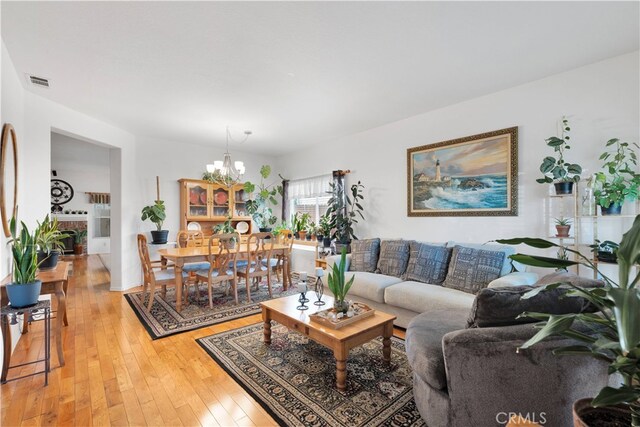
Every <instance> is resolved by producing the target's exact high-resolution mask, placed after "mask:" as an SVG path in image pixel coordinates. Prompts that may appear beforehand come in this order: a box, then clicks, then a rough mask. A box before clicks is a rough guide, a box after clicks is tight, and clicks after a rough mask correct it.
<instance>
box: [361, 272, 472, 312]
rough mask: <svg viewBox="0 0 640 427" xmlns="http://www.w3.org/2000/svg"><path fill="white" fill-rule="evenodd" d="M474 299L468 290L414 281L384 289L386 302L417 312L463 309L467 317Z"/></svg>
mask: <svg viewBox="0 0 640 427" xmlns="http://www.w3.org/2000/svg"><path fill="white" fill-rule="evenodd" d="M356 280H357V279H356ZM473 299H474V296H473V295H471V294H468V293H466V292H462V291H458V290H456V289H448V288H443V287H442V286H438V285H429V284H427V283H421V282H414V281H408V282H402V283H398V284H395V285H391V286H389V287H387V288H386V289H385V290H384V302H385V303H386V304H389V305H393V306H396V307H401V308H405V309H407V310H411V311H415V312H416V313H424V312H426V311H428V310H433V309H447V308H451V309H463V310H465V313H466V314H465V318H466V316H467V315H468V314H469V309H471V305H472V304H473Z"/></svg>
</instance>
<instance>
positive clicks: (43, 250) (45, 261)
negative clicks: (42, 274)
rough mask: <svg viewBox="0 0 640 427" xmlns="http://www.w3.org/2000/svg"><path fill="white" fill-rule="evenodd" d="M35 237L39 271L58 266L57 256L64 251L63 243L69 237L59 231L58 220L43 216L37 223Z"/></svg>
mask: <svg viewBox="0 0 640 427" xmlns="http://www.w3.org/2000/svg"><path fill="white" fill-rule="evenodd" d="M35 235H36V244H37V245H38V265H39V266H40V269H41V270H49V269H52V268H55V267H56V265H57V264H58V256H59V255H60V253H61V252H62V251H64V249H65V246H64V243H63V242H64V240H65V239H67V238H68V237H70V235H69V234H66V233H63V232H62V231H60V229H59V227H58V219H57V218H53V219H51V218H50V217H49V215H47V216H45V217H44V220H43V221H42V222H38V226H37V228H36V231H35Z"/></svg>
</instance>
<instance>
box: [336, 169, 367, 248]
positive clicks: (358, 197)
mask: <svg viewBox="0 0 640 427" xmlns="http://www.w3.org/2000/svg"><path fill="white" fill-rule="evenodd" d="M329 186H330V190H329V194H331V197H330V198H329V201H328V202H327V205H328V206H329V207H328V209H327V214H328V215H329V217H330V218H331V228H332V230H333V234H332V238H334V239H335V240H336V249H337V250H341V249H342V247H346V248H347V251H349V249H350V248H349V244H350V243H351V239H357V237H356V235H355V232H354V230H353V227H354V224H357V223H358V220H359V219H362V220H364V215H363V213H362V212H363V211H364V208H363V207H362V201H363V200H364V196H363V195H362V191H363V190H364V185H362V183H361V182H360V181H358V183H357V184H353V185H351V188H350V190H351V191H350V193H351V194H350V195H349V194H347V193H346V192H345V191H344V185H341V184H335V183H333V182H332V183H331V184H329Z"/></svg>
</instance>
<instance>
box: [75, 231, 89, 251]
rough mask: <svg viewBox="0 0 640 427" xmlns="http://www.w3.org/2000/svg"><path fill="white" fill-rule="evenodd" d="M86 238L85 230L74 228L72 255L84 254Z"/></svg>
mask: <svg viewBox="0 0 640 427" xmlns="http://www.w3.org/2000/svg"><path fill="white" fill-rule="evenodd" d="M85 237H87V230H81V229H79V228H76V229H75V230H73V254H74V255H82V254H84V238H85Z"/></svg>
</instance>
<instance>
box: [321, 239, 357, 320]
mask: <svg viewBox="0 0 640 427" xmlns="http://www.w3.org/2000/svg"><path fill="white" fill-rule="evenodd" d="M346 263H347V248H342V254H341V256H340V263H335V264H333V268H332V269H331V271H330V272H329V277H328V279H327V285H328V286H329V290H330V291H331V293H332V294H333V298H334V302H333V309H334V310H335V311H336V313H346V312H347V311H349V302H348V301H346V300H345V298H346V297H347V293H349V289H351V285H353V279H355V278H356V276H355V275H354V276H352V277H351V279H350V280H349V281H348V282H347V281H346V280H345V277H344V272H345V267H346Z"/></svg>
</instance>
